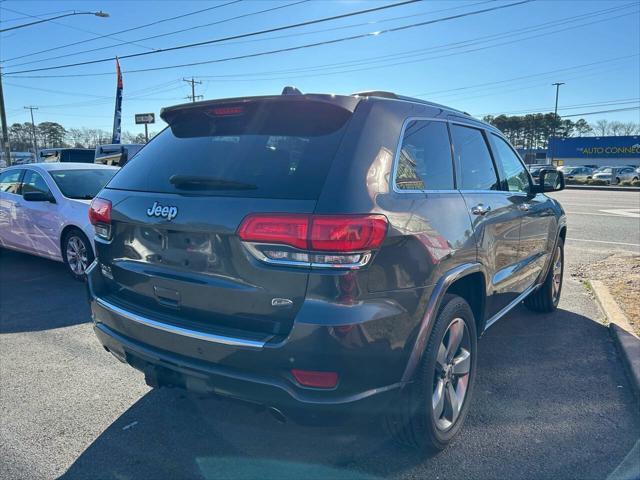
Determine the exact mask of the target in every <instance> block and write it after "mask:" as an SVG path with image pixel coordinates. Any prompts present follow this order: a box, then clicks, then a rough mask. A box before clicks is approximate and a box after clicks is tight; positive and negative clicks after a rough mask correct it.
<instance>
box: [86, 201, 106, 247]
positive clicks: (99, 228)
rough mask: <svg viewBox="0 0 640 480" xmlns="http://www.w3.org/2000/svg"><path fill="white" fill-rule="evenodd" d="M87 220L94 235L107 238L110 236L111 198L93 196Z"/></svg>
mask: <svg viewBox="0 0 640 480" xmlns="http://www.w3.org/2000/svg"><path fill="white" fill-rule="evenodd" d="M89 221H90V222H91V224H92V225H93V227H94V229H95V232H96V236H98V237H100V238H103V239H105V240H108V239H109V238H110V237H111V200H107V199H105V198H100V197H95V198H94V199H93V200H92V201H91V206H90V207H89Z"/></svg>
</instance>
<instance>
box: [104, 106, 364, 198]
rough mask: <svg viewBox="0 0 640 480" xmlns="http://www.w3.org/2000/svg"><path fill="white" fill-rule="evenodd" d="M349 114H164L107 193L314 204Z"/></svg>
mask: <svg viewBox="0 0 640 480" xmlns="http://www.w3.org/2000/svg"><path fill="white" fill-rule="evenodd" d="M350 116H351V112H350V111H348V110H345V109H343V108H342V107H339V106H336V105H332V104H328V103H321V102H312V101H286V100H278V101H270V102H269V101H262V102H250V103H244V104H237V105H229V104H226V105H220V104H218V105H211V106H207V107H201V108H198V109H186V110H185V111H182V112H180V111H178V112H172V117H171V118H170V119H169V122H170V124H171V125H170V127H169V128H167V129H165V130H164V131H163V132H162V133H160V134H159V135H158V136H156V137H155V138H154V139H153V140H152V141H151V142H150V143H149V144H147V145H146V146H145V148H144V149H142V150H141V151H140V152H139V153H138V154H137V155H136V156H135V157H134V158H133V159H132V160H131V161H130V162H129V163H127V164H126V165H125V166H124V167H123V168H122V170H121V171H120V172H119V173H118V175H116V176H115V177H114V178H113V180H112V181H111V182H110V183H109V185H108V187H109V188H113V189H120V190H135V191H145V192H159V193H177V194H183V195H224V196H241V197H260V198H294V199H316V198H318V196H319V194H320V190H321V189H322V186H323V184H324V180H325V178H326V176H327V173H328V171H329V167H330V166H331V162H332V160H333V157H334V156H335V154H336V151H337V149H338V146H339V144H340V141H341V139H342V136H343V134H344V131H345V129H346V124H347V121H348V120H349V118H350Z"/></svg>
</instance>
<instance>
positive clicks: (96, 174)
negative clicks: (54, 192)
mask: <svg viewBox="0 0 640 480" xmlns="http://www.w3.org/2000/svg"><path fill="white" fill-rule="evenodd" d="M116 171H117V170H116V169H115V168H114V169H113V170H112V169H104V170H103V169H99V170H98V169H92V170H51V171H49V174H50V175H51V177H52V178H53V181H54V182H56V185H58V188H59V189H60V191H61V192H62V195H64V196H65V197H67V198H76V199H84V200H89V199H92V198H93V197H95V196H96V195H97V194H98V192H99V191H100V190H102V188H103V187H104V186H105V185H106V184H107V182H108V181H109V180H111V177H113V175H114V174H115V173H116Z"/></svg>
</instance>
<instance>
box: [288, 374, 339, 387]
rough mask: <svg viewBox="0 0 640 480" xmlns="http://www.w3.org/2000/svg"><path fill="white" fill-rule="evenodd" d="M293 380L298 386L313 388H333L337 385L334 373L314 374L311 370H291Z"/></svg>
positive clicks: (336, 375) (336, 376)
mask: <svg viewBox="0 0 640 480" xmlns="http://www.w3.org/2000/svg"><path fill="white" fill-rule="evenodd" d="M291 374H292V375H293V378H295V379H296V382H298V383H299V384H300V385H304V386H305V387H313V388H333V387H335V386H336V385H337V384H338V374H337V373H336V372H314V371H311V370H291Z"/></svg>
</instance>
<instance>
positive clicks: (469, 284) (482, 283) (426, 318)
mask: <svg viewBox="0 0 640 480" xmlns="http://www.w3.org/2000/svg"><path fill="white" fill-rule="evenodd" d="M486 279H487V274H486V270H485V268H484V266H483V265H482V264H480V263H478V262H472V263H465V264H462V265H459V266H457V267H455V268H453V269H451V270H448V271H447V272H445V273H444V274H443V275H442V276H441V277H440V280H438V283H436V285H435V287H434V288H433V291H432V293H431V296H430V298H429V302H428V303H427V308H426V310H425V313H424V315H423V317H422V320H421V322H420V328H419V330H418V334H417V336H416V340H415V342H414V344H413V348H412V349H411V353H410V355H409V360H408V361H407V365H406V367H405V370H404V373H403V375H402V383H405V384H406V383H408V382H410V381H411V379H412V378H413V375H414V373H415V371H416V369H417V367H418V365H419V364H420V361H421V359H422V355H423V353H424V350H425V348H426V344H427V341H428V338H429V335H430V334H431V330H432V328H433V324H434V323H435V321H434V320H435V317H436V316H437V315H438V312H439V311H440V306H441V304H442V299H443V298H444V296H445V295H446V294H447V293H453V294H456V295H460V296H461V297H463V298H465V300H467V302H469V300H468V298H469V299H471V302H469V304H470V305H471V309H472V311H473V313H474V316H475V315H476V312H478V313H479V316H478V318H476V319H475V320H476V326H478V325H479V324H478V322H482V323H481V324H484V321H485V318H484V317H485V315H484V306H485V301H486V292H487V291H486V285H487V281H486ZM460 292H462V294H460ZM472 302H473V303H472ZM474 305H475V309H474ZM481 331H482V329H481V328H479V329H478V332H481Z"/></svg>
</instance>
